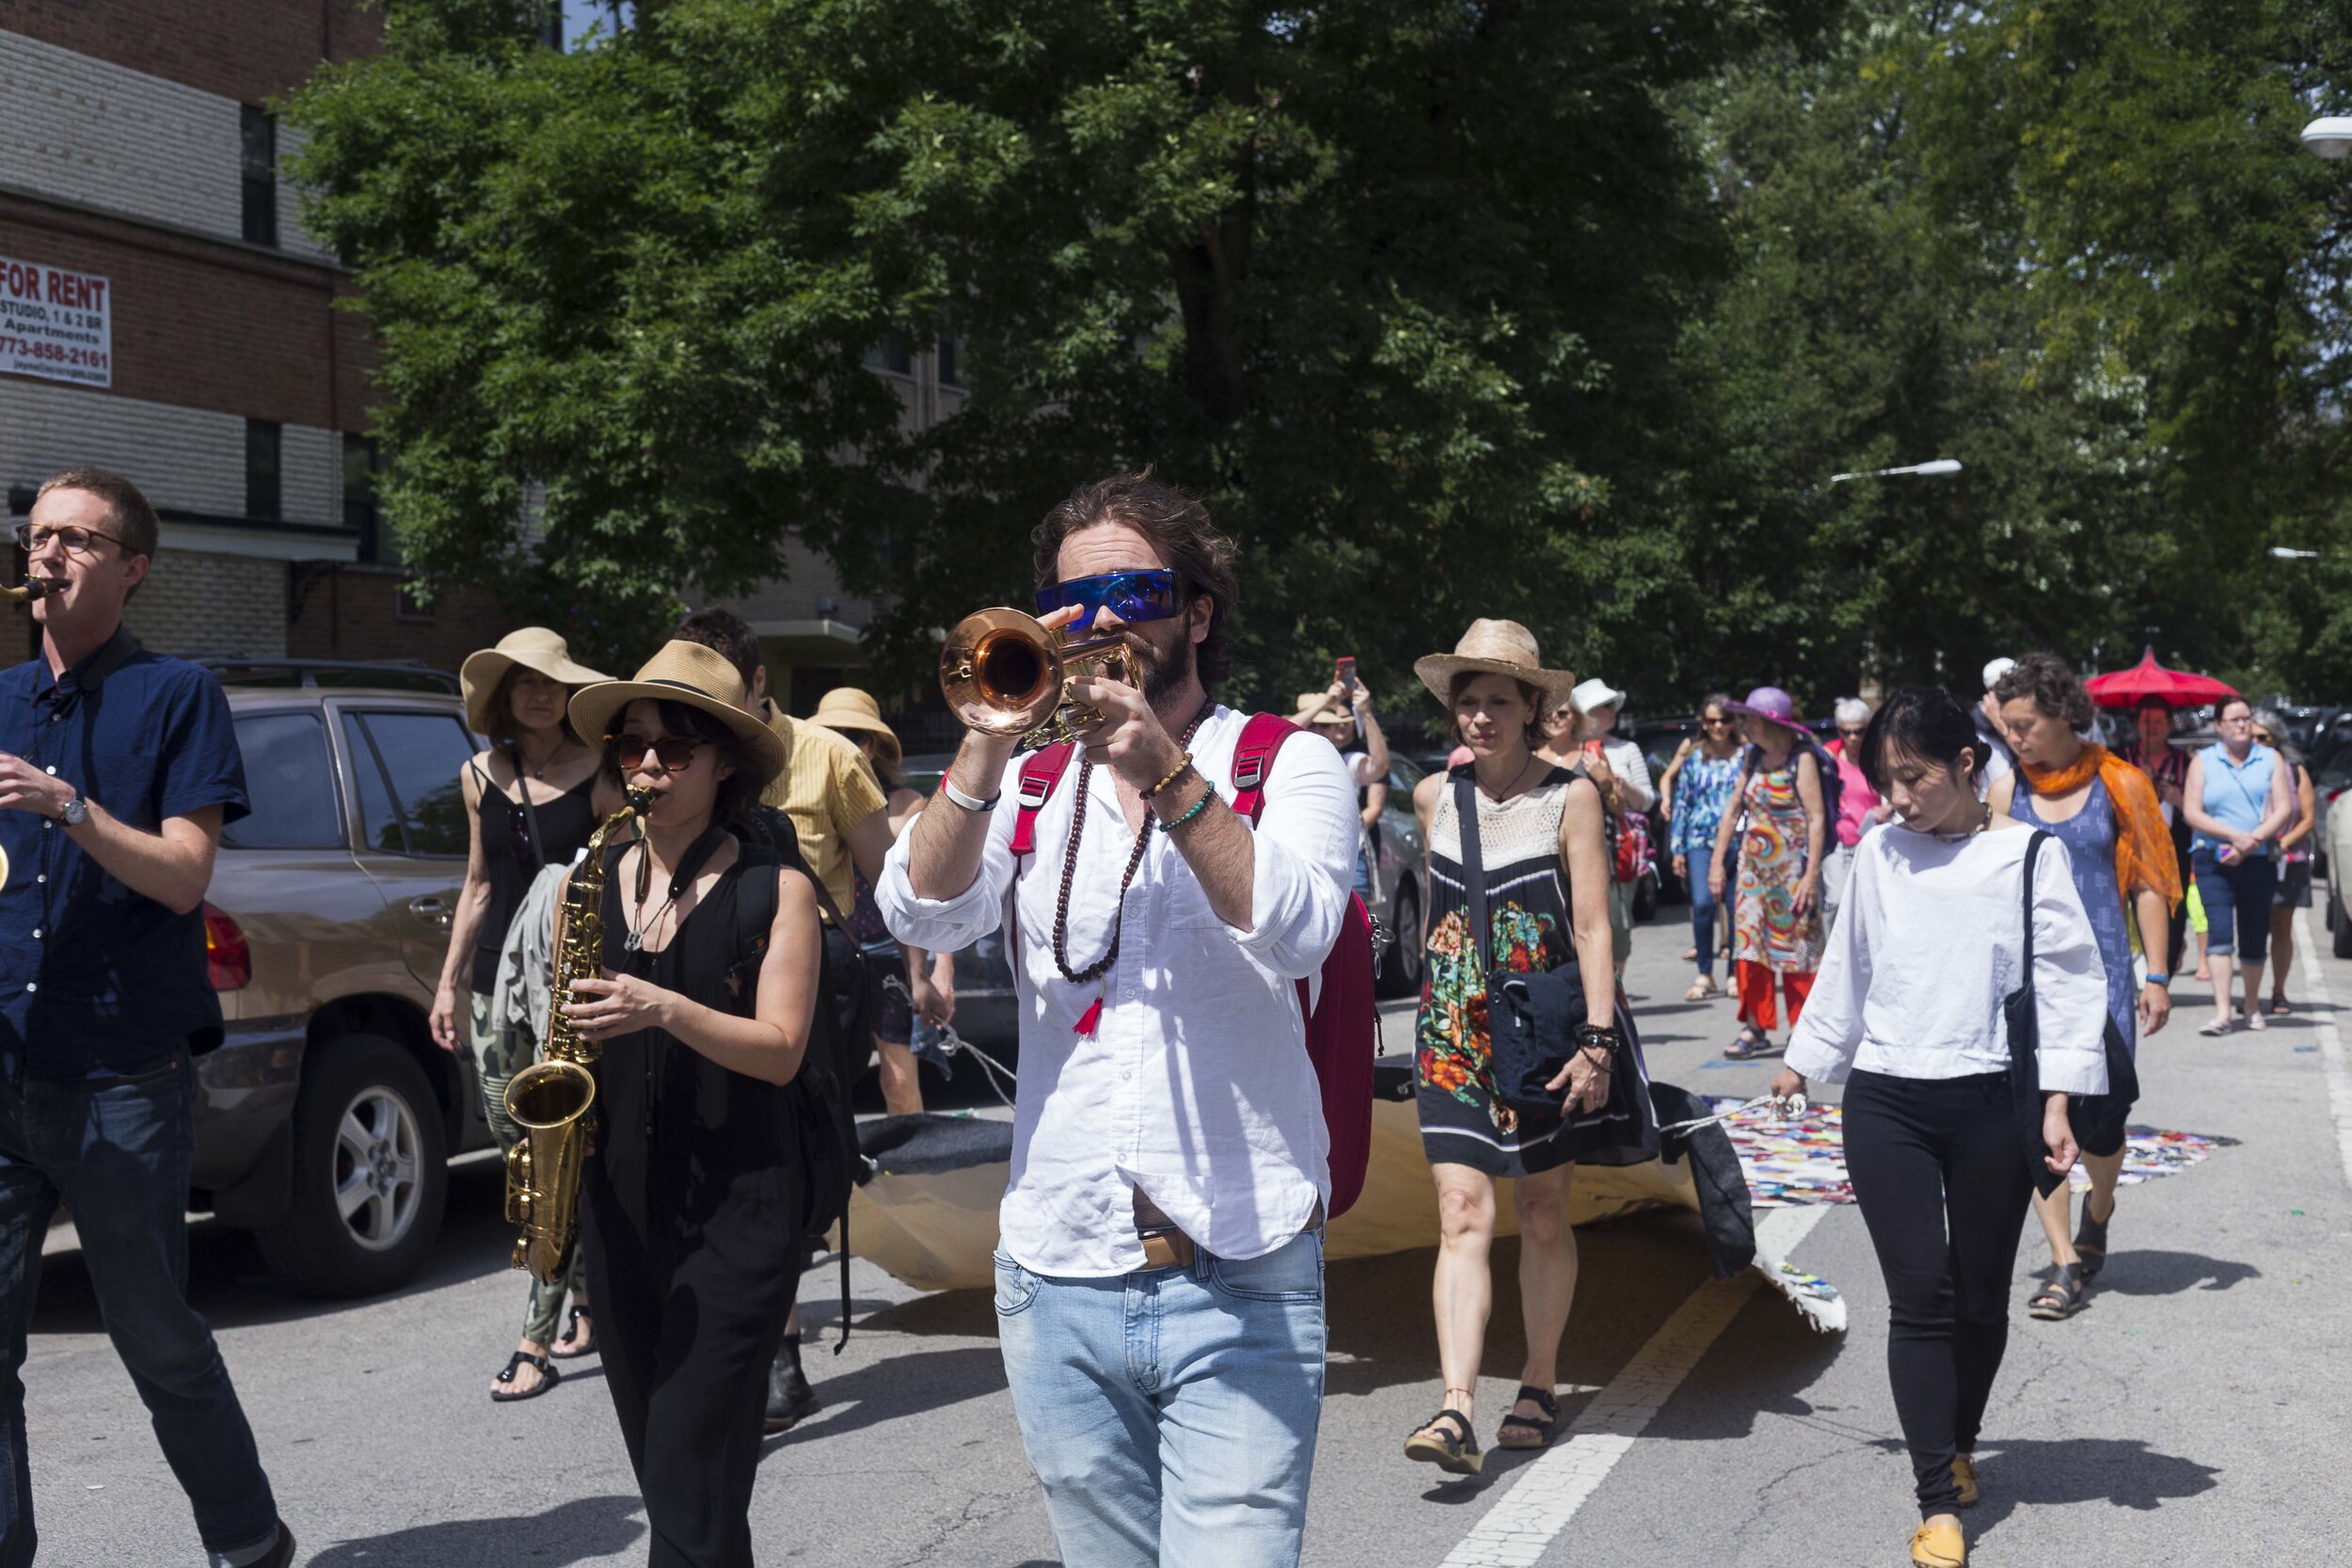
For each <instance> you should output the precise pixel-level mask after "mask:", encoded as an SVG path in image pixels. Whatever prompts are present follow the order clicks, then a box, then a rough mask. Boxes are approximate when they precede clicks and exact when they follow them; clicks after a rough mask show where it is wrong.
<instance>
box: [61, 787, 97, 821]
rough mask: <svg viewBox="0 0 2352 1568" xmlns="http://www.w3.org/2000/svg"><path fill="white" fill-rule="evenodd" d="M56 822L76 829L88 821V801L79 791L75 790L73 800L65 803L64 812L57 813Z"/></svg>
mask: <svg viewBox="0 0 2352 1568" xmlns="http://www.w3.org/2000/svg"><path fill="white" fill-rule="evenodd" d="M57 820H58V821H60V822H62V823H64V824H65V825H66V826H67V827H69V828H78V827H80V826H81V825H82V824H83V823H85V822H87V821H88V820H89V801H88V800H87V799H85V798H84V796H83V794H82V792H81V791H80V790H78V789H77V790H75V791H74V792H73V799H72V800H68V801H67V802H66V803H65V810H63V811H61V812H59V813H57Z"/></svg>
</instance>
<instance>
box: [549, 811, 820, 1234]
mask: <svg viewBox="0 0 2352 1568" xmlns="http://www.w3.org/2000/svg"><path fill="white" fill-rule="evenodd" d="M738 847H739V853H738V855H737V857H736V861H735V863H734V864H733V865H731V866H729V867H728V868H727V869H726V871H725V872H724V873H723V875H722V876H721V877H720V879H719V880H718V883H717V884H716V885H715V886H713V887H712V888H711V890H710V892H709V894H708V895H707V896H706V897H704V898H703V899H702V900H701V901H700V902H698V903H697V904H696V905H695V906H694V907H693V909H692V910H691V911H688V913H687V916H686V919H685V921H684V922H683V923H681V924H680V925H679V926H678V927H677V928H676V929H675V931H673V932H672V933H671V936H670V942H669V944H668V945H667V946H665V947H663V948H662V949H661V950H660V952H658V953H649V952H644V951H639V952H634V953H632V952H630V951H629V950H628V921H627V920H626V919H625V918H624V915H625V913H626V911H627V909H628V897H627V895H628V892H629V890H630V887H631V886H632V884H633V882H634V880H635V879H634V875H633V873H632V874H630V875H628V876H625V875H624V874H623V869H622V865H621V859H622V856H624V855H625V854H627V853H628V846H626V845H619V846H614V847H611V848H609V849H607V850H606V852H605V865H606V868H607V869H606V874H605V883H604V966H605V968H607V969H609V970H611V971H612V972H613V973H614V974H633V975H637V976H639V977H640V978H643V979H645V980H649V981H651V982H652V983H653V984H655V985H657V986H660V987H661V988H662V989H663V990H674V991H676V992H677V993H678V994H679V995H681V996H684V997H687V998H689V999H690V1000H691V1001H695V1002H700V1003H702V1004H704V1005H705V1006H709V1007H713V1008H716V1009H717V1010H719V1011H721V1012H727V1013H734V1014H736V1015H737V1016H739V1017H742V1018H749V1017H751V1016H752V1014H753V1011H754V1010H755V1006H756V1005H757V1001H758V986H759V964H760V960H761V958H763V957H764V956H765V954H766V951H767V948H766V942H765V940H764V939H765V937H766V934H767V932H766V927H765V926H764V925H760V926H759V928H758V929H754V928H753V927H754V926H755V924H757V923H758V917H757V916H755V915H753V914H752V913H750V912H749V911H748V910H747V907H746V906H747V905H756V906H757V907H758V908H759V909H762V910H765V911H768V913H769V917H771V918H772V914H773V911H774V909H775V900H774V899H773V898H772V897H766V898H759V899H756V900H747V899H745V898H744V897H742V892H743V886H744V881H745V879H746V878H747V877H765V878H767V879H769V880H770V881H771V882H772V881H773V880H774V879H775V876H776V862H775V859H774V858H773V856H772V855H770V854H768V853H765V852H764V851H762V850H761V849H759V848H756V847H749V846H743V845H741V844H740V842H739V844H738ZM656 902H657V904H658V903H659V900H658V899H657V900H656ZM787 1093H788V1091H787V1089H786V1088H785V1087H784V1086H783V1085H777V1084H769V1083H764V1082H762V1081H761V1080H759V1079H756V1078H748V1077H745V1076H744V1075H743V1074H741V1073H739V1072H733V1071H730V1070H729V1069H726V1068H723V1067H721V1066H720V1065H719V1064H718V1063H716V1062H714V1061H712V1060H711V1059H710V1058H709V1057H707V1056H706V1055H704V1054H703V1053H701V1052H699V1051H696V1050H694V1049H693V1048H692V1047H691V1046H688V1045H683V1044H680V1043H679V1042H678V1040H677V1039H676V1038H675V1037H674V1036H672V1035H670V1034H669V1033H668V1032H666V1031H664V1030H660V1029H641V1030H639V1031H637V1032H636V1033H635V1034H631V1035H620V1036H616V1037H613V1038H612V1039H609V1040H607V1041H605V1042H604V1055H603V1059H602V1060H601V1061H599V1062H598V1063H597V1064H596V1103H597V1108H598V1110H599V1112H600V1113H601V1126H600V1131H599V1138H598V1143H599V1146H600V1157H601V1159H602V1162H603V1167H604V1168H603V1170H602V1172H601V1174H602V1176H603V1178H604V1180H607V1181H609V1182H610V1183H612V1188H613V1190H614V1192H615V1194H616V1196H620V1200H621V1202H622V1204H623V1207H624V1208H625V1209H635V1208H637V1205H638V1204H639V1203H643V1204H644V1209H643V1211H642V1212H638V1213H636V1214H634V1215H632V1216H631V1217H632V1220H633V1222H634V1223H635V1225H636V1226H637V1227H639V1228H640V1230H641V1233H644V1232H645V1231H646V1230H648V1229H649V1228H650V1227H660V1228H661V1229H663V1230H666V1231H670V1232H671V1233H673V1234H680V1235H693V1234H697V1233H699V1232H700V1231H701V1230H702V1229H703V1228H704V1227H706V1226H707V1225H708V1224H709V1223H710V1221H711V1220H712V1219H713V1217H715V1216H716V1215H718V1214H720V1213H721V1212H725V1211H727V1210H729V1209H731V1208H734V1207H737V1206H740V1205H744V1204H749V1205H752V1206H754V1207H757V1208H761V1209H763V1210H765V1209H767V1208H769V1207H771V1206H772V1208H773V1210H774V1213H773V1215H772V1216H771V1217H772V1218H773V1221H774V1224H775V1227H776V1229H775V1233H776V1235H777V1236H778V1237H784V1236H787V1235H788V1234H789V1233H790V1232H792V1231H793V1230H794V1229H796V1228H797V1227H798V1223H799V1221H798V1215H799V1213H800V1165H799V1162H798V1161H797V1160H796V1159H795V1158H794V1157H793V1150H792V1145H791V1137H790V1128H791V1126H792V1116H791V1111H790V1106H789V1102H788V1101H787Z"/></svg>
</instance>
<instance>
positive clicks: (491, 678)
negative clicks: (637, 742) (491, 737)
mask: <svg viewBox="0 0 2352 1568" xmlns="http://www.w3.org/2000/svg"><path fill="white" fill-rule="evenodd" d="M517 665H520V666H521V667H522V668H523V669H526V670H536V671H537V672H539V673H541V674H543V675H545V676H547V678H548V679H549V680H551V681H553V682H555V683H556V684H557V685H558V686H592V685H594V684H595V683H596V682H597V681H609V680H611V679H612V676H610V675H608V674H606V673H604V672H603V671H601V670H591V669H589V668H588V666H586V665H585V664H574V663H573V662H572V650H571V649H570V647H569V646H568V645H566V644H565V642H564V640H563V639H562V638H561V637H558V636H557V635H556V634H555V633H553V632H551V631H549V630H548V628H547V627H545V626H522V627H519V628H517V629H516V630H514V631H510V632H508V633H507V634H506V635H505V636H504V637H501V638H500V639H499V641H498V646H497V647H495V648H484V649H482V650H481V651H480V652H478V653H471V654H468V655H467V656H466V662H465V663H464V664H462V665H460V666H459V667H458V671H457V687H458V689H459V690H460V691H462V692H464V693H465V697H466V722H467V724H468V725H469V727H471V728H472V730H473V731H474V733H475V734H477V735H487V734H489V733H490V699H491V698H492V697H495V696H497V695H498V689H499V682H501V681H502V680H504V679H505V678H506V672H507V671H509V670H512V669H514V668H515V667H516V666H517ZM580 733H581V734H583V735H585V734H586V733H587V732H586V731H584V730H583V731H581V732H580Z"/></svg>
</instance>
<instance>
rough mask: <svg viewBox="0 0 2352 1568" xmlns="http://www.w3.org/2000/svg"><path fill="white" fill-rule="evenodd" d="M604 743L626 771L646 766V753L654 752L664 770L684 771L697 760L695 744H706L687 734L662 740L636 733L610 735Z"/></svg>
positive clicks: (672, 771) (670, 771) (666, 736)
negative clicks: (651, 738) (610, 748)
mask: <svg viewBox="0 0 2352 1568" xmlns="http://www.w3.org/2000/svg"><path fill="white" fill-rule="evenodd" d="M604 743H605V744H606V745H607V746H610V747H612V754H613V756H614V757H615V758H617V759H618V760H619V762H620V764H621V770H622V771H623V772H625V773H627V772H633V771H635V770H636V769H638V768H643V767H644V766H645V753H646V752H652V753H653V756H654V760H655V761H657V762H659V763H660V764H661V770H662V771H663V772H664V773H683V772H685V771H686V770H687V768H690V767H691V766H693V762H694V748H695V747H697V746H700V745H702V744H704V743H703V742H702V741H699V740H693V739H690V738H688V737H686V736H676V735H665V736H662V737H661V738H660V739H659V740H647V739H646V738H645V737H644V736H636V735H608V736H605V737H604Z"/></svg>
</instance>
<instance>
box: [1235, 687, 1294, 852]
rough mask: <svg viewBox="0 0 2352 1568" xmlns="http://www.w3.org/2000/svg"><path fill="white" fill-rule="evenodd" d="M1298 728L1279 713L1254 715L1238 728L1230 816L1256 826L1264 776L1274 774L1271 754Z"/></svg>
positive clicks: (1261, 807)
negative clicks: (1231, 814)
mask: <svg viewBox="0 0 2352 1568" xmlns="http://www.w3.org/2000/svg"><path fill="white" fill-rule="evenodd" d="M1298 733H1300V732H1299V728H1298V726H1297V725H1296V724H1294V723H1292V722H1291V721H1289V720H1287V719H1285V718H1283V717H1282V716H1281V715H1280V714H1279V713H1253V714H1251V715H1250V716H1249V722H1248V723H1247V724H1244V725H1243V726H1242V727H1241V741H1240V743H1239V744H1238V745H1236V746H1235V747H1234V748H1233V815H1234V816H1247V817H1248V818H1249V825H1250V826H1251V827H1253V828H1254V827H1256V826H1257V825H1258V818H1259V817H1261V816H1264V815H1265V781H1266V775H1267V774H1269V773H1271V772H1273V771H1274V753H1275V752H1279V751H1280V750H1281V749H1282V742H1283V741H1285V740H1288V739H1289V738H1290V737H1291V736H1295V735H1297V734H1298Z"/></svg>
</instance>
